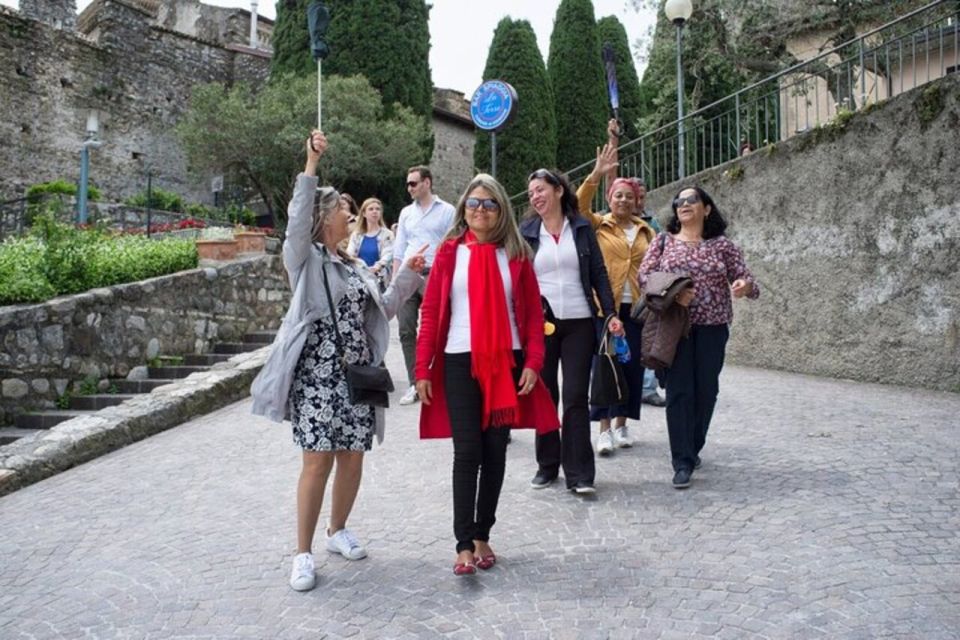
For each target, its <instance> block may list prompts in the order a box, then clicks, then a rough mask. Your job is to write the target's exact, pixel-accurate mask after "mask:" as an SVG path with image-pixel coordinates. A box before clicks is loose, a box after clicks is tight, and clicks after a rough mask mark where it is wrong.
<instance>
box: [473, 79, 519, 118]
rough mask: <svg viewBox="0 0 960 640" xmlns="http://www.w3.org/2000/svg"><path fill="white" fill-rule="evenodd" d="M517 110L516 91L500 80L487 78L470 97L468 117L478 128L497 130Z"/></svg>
mask: <svg viewBox="0 0 960 640" xmlns="http://www.w3.org/2000/svg"><path fill="white" fill-rule="evenodd" d="M516 110H517V92H516V90H515V89H514V88H513V87H511V86H510V85H509V84H507V83H506V82H503V81H501V80H487V81H486V82H484V83H483V84H482V85H480V87H479V88H478V89H477V90H476V91H474V93H473V98H471V99H470V117H471V118H472V119H473V124H475V125H477V128H478V129H483V130H484V131H498V130H499V129H502V128H503V127H504V126H505V125H506V124H507V123H508V122H509V121H510V117H511V116H512V115H513V113H514V112H515V111H516Z"/></svg>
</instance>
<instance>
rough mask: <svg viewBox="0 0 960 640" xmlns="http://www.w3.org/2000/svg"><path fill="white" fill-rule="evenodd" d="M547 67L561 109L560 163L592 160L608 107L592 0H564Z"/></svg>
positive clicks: (566, 165) (567, 165)
mask: <svg viewBox="0 0 960 640" xmlns="http://www.w3.org/2000/svg"><path fill="white" fill-rule="evenodd" d="M547 70H548V71H549V74H550V81H551V84H552V86H553V95H554V105H555V110H556V114H557V165H558V167H559V168H560V169H562V170H569V169H572V168H573V167H575V166H577V165H580V164H583V163H586V162H592V161H593V159H595V158H596V147H597V145H599V144H602V143H603V142H604V141H605V140H606V130H607V120H608V119H609V117H610V106H609V101H608V99H607V89H606V80H605V75H604V71H603V62H602V60H601V58H600V41H599V39H598V37H597V24H596V22H595V21H594V15H593V3H592V2H590V0H562V1H561V3H560V6H559V7H558V8H557V15H556V19H555V21H554V26H553V33H552V34H551V36H550V56H549V60H548V62H547Z"/></svg>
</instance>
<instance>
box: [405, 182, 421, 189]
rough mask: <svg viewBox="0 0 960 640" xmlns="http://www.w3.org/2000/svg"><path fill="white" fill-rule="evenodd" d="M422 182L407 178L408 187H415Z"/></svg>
mask: <svg viewBox="0 0 960 640" xmlns="http://www.w3.org/2000/svg"><path fill="white" fill-rule="evenodd" d="M420 182H421V181H420V180H407V189H413V188H414V187H416V186H417V185H418V184H420Z"/></svg>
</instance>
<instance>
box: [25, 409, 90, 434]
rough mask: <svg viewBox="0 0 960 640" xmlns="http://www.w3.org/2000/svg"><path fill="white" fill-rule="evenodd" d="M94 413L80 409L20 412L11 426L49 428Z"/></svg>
mask: <svg viewBox="0 0 960 640" xmlns="http://www.w3.org/2000/svg"><path fill="white" fill-rule="evenodd" d="M95 413H96V411H84V410H82V409H48V410H46V411H37V412H34V413H21V414H20V415H18V416H17V417H16V418H14V420H13V426H15V427H17V428H19V429H49V428H50V427H54V426H56V425H58V424H60V423H61V422H65V421H67V420H72V419H73V418H79V417H80V416H90V415H93V414H95Z"/></svg>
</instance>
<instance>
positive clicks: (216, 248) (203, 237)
mask: <svg viewBox="0 0 960 640" xmlns="http://www.w3.org/2000/svg"><path fill="white" fill-rule="evenodd" d="M196 244H197V255H198V256H199V257H200V259H201V260H233V259H234V258H236V257H237V241H236V240H235V239H234V238H233V230H232V229H229V228H226V227H207V228H206V229H202V230H201V231H200V238H199V239H198V240H197V241H196Z"/></svg>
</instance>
